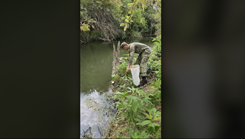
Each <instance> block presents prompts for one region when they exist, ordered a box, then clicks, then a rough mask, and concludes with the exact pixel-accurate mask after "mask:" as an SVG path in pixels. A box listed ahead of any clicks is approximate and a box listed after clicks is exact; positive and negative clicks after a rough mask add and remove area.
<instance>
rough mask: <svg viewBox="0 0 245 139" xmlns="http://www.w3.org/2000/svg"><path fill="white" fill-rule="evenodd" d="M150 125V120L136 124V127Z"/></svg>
mask: <svg viewBox="0 0 245 139" xmlns="http://www.w3.org/2000/svg"><path fill="white" fill-rule="evenodd" d="M151 123H152V122H151V121H150V120H145V121H143V122H142V123H141V124H138V125H141V126H145V125H148V124H151Z"/></svg>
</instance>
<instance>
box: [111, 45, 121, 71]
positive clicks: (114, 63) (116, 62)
mask: <svg viewBox="0 0 245 139" xmlns="http://www.w3.org/2000/svg"><path fill="white" fill-rule="evenodd" d="M119 57H120V41H118V44H117V51H116V48H115V45H114V44H113V61H112V75H113V74H115V73H116V68H117V67H118V66H119V65H120V64H119Z"/></svg>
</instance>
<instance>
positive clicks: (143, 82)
mask: <svg viewBox="0 0 245 139" xmlns="http://www.w3.org/2000/svg"><path fill="white" fill-rule="evenodd" d="M146 83H147V81H146V76H142V81H141V82H140V85H139V86H143V85H145V84H146Z"/></svg>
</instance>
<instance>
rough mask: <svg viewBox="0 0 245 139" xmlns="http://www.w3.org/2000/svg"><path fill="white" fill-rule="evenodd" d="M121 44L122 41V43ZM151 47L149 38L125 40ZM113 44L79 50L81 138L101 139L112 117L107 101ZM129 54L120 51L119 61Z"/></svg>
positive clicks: (95, 45) (113, 108) (110, 91)
mask: <svg viewBox="0 0 245 139" xmlns="http://www.w3.org/2000/svg"><path fill="white" fill-rule="evenodd" d="M121 42H122V41H121ZM126 42H127V43H132V42H141V43H144V44H147V45H149V46H152V44H153V43H152V38H142V39H137V40H132V39H131V40H126ZM113 43H114V44H115V46H117V41H116V42H110V43H103V42H90V43H88V44H82V45H81V48H80V56H81V57H80V136H81V137H85V136H88V135H89V134H90V133H91V135H92V137H93V138H102V135H103V134H104V130H105V129H106V128H107V126H108V124H109V122H110V120H111V119H112V118H113V117H114V116H115V114H116V110H115V107H114V105H113V102H111V101H110V100H108V99H107V95H110V94H111V93H112V87H113V86H112V85H111V73H112V61H113ZM124 54H128V52H127V51H124V50H122V49H120V57H122V56H124Z"/></svg>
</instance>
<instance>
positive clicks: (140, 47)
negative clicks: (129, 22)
mask: <svg viewBox="0 0 245 139" xmlns="http://www.w3.org/2000/svg"><path fill="white" fill-rule="evenodd" d="M128 45H129V49H128V52H129V61H128V63H129V65H132V63H133V59H134V53H138V54H139V55H138V58H137V60H136V62H135V63H134V65H136V64H138V65H140V72H141V76H146V75H147V74H146V72H147V62H148V60H149V57H150V54H151V52H152V50H151V48H150V47H149V46H147V45H145V44H143V43H138V42H134V43H130V44H128Z"/></svg>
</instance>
